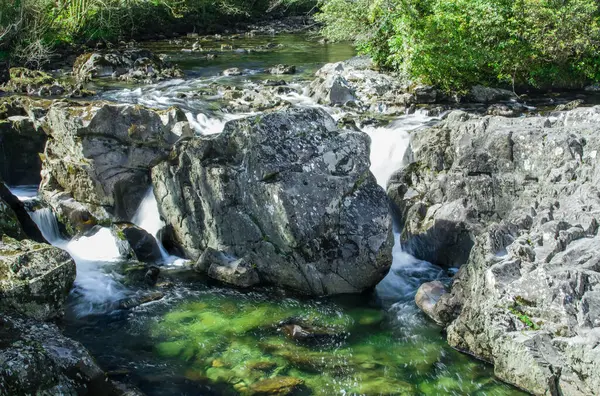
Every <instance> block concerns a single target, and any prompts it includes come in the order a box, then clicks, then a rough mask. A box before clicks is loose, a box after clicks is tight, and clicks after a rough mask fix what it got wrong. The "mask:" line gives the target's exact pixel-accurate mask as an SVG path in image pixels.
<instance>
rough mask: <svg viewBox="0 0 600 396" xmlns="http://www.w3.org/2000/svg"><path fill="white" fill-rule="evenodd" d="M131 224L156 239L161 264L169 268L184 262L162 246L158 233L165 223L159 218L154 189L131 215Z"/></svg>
mask: <svg viewBox="0 0 600 396" xmlns="http://www.w3.org/2000/svg"><path fill="white" fill-rule="evenodd" d="M131 222H132V223H133V224H135V225H136V226H138V227H140V228H141V229H143V230H145V231H146V232H147V233H148V234H150V235H152V236H153V237H154V239H156V243H157V244H158V247H159V249H160V254H161V257H162V261H163V264H165V265H171V266H181V265H183V263H184V262H185V260H183V259H182V258H181V257H177V256H172V255H170V254H169V253H168V252H167V250H166V249H165V247H164V246H163V244H162V242H161V238H160V231H161V230H162V229H163V228H164V226H165V223H164V222H163V221H162V220H161V218H160V213H159V211H158V203H157V202H156V197H155V196H154V189H153V188H152V187H150V188H149V189H148V191H147V192H146V195H145V196H144V199H142V202H141V203H140V206H139V207H138V209H137V211H136V212H135V214H134V215H133V219H131Z"/></svg>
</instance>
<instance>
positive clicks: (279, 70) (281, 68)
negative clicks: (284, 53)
mask: <svg viewBox="0 0 600 396" xmlns="http://www.w3.org/2000/svg"><path fill="white" fill-rule="evenodd" d="M268 71H269V74H275V75H280V74H294V73H296V66H293V65H277V66H274V67H272V68H270V69H269V70H268Z"/></svg>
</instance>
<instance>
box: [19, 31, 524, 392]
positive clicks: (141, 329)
mask: <svg viewBox="0 0 600 396" xmlns="http://www.w3.org/2000/svg"><path fill="white" fill-rule="evenodd" d="M223 44H227V45H233V46H234V48H242V49H244V48H254V47H257V46H264V45H270V46H271V47H273V48H277V49H276V50H273V51H269V52H256V53H247V52H242V51H237V52H236V51H231V52H230V53H225V54H223V55H220V56H218V57H217V58H215V59H206V56H205V55H204V54H202V53H192V52H188V51H186V48H189V46H190V43H189V42H171V43H169V42H160V43H150V44H147V46H148V48H150V49H152V50H153V51H155V52H157V53H164V54H166V55H167V56H168V57H169V59H170V60H172V61H173V62H175V63H178V64H179V65H180V66H181V67H182V69H184V71H185V73H186V78H185V79H179V80H170V81H166V82H161V83H158V84H154V85H145V86H123V85H120V84H116V83H114V82H112V81H110V80H107V81H103V82H101V83H97V84H96V85H95V86H94V88H95V89H97V90H98V91H99V92H100V93H99V97H100V98H101V99H106V100H110V101H115V102H125V103H139V104H142V105H146V106H149V107H154V108H168V107H170V106H172V105H177V106H179V107H181V108H182V109H183V110H184V111H185V112H186V116H187V118H188V120H189V121H190V123H191V124H192V126H193V127H194V129H195V131H196V133H197V134H203V135H207V134H214V133H219V132H220V131H221V130H222V128H223V126H224V125H225V123H226V122H227V121H229V120H232V119H235V118H239V117H244V116H247V115H248V114H252V113H251V112H237V113H236V112H231V111H224V110H222V109H223V103H224V99H223V95H222V87H225V86H237V87H254V86H256V82H257V81H260V80H264V79H266V78H271V79H272V78H273V76H268V75H265V74H263V73H260V70H261V69H264V68H266V67H269V66H273V65H276V64H279V63H285V64H293V65H295V66H296V67H297V73H296V74H294V75H292V76H276V78H277V79H278V80H280V79H283V80H285V81H286V83H287V84H288V85H289V86H290V87H294V88H296V89H295V91H294V92H291V93H290V92H288V93H282V94H281V95H282V97H283V98H284V99H285V100H286V101H288V102H290V103H292V104H293V105H294V106H319V105H317V104H316V103H314V102H313V101H312V100H311V99H310V98H309V97H307V96H306V95H305V93H306V87H307V82H308V81H310V80H311V79H312V76H313V75H314V72H315V71H316V70H318V68H319V67H321V66H322V65H323V64H324V63H328V62H336V61H341V60H345V59H348V58H350V57H352V56H353V55H354V50H353V48H352V47H350V46H349V45H347V44H327V45H323V44H319V43H317V42H316V41H313V40H312V39H311V38H310V37H308V36H302V35H279V36H272V37H271V36H269V37H253V38H243V39H237V40H236V41H235V42H231V43H230V42H221V41H215V42H208V43H205V44H204V45H205V46H213V47H215V48H218V47H220V46H221V45H223ZM231 67H237V68H239V69H241V70H243V71H244V75H242V76H238V77H224V76H220V75H219V73H221V72H222V71H223V70H224V69H227V68H231ZM199 92H200V93H202V94H200V95H194V93H199ZM320 107H323V106H320ZM323 108H324V109H325V110H326V111H328V112H329V113H330V114H331V115H332V116H333V117H334V118H335V119H340V118H341V117H342V116H343V115H344V112H343V111H342V110H341V109H339V108H329V107H323ZM435 122H436V119H435V118H432V117H428V116H426V115H425V113H423V112H420V111H417V112H415V113H414V114H411V115H406V116H402V117H397V118H395V119H392V120H389V119H388V120H386V122H385V123H379V124H376V125H372V126H367V127H365V128H363V130H364V132H366V133H367V134H369V135H370V137H371V139H372V145H371V170H372V172H373V174H374V175H375V177H376V178H377V181H378V183H379V184H380V185H382V186H383V187H385V184H386V182H387V180H388V179H389V177H390V176H391V174H392V173H393V172H394V171H395V170H397V169H398V168H400V167H401V166H402V164H403V159H404V154H405V151H406V149H407V146H408V142H409V136H410V131H411V130H414V129H416V128H422V127H424V126H426V125H431V124H432V123H435ZM12 190H13V192H14V193H15V195H17V196H18V197H19V198H20V199H21V200H28V199H35V195H36V187H35V186H33V187H32V186H19V187H15V188H13V189H12ZM31 215H32V218H33V220H34V221H35V222H36V223H37V224H38V226H39V227H40V229H41V231H42V233H43V235H44V237H45V238H46V239H47V240H48V241H49V242H50V243H52V244H53V245H55V246H57V247H60V248H62V249H64V250H66V251H68V252H69V253H70V254H71V256H72V257H73V258H74V259H75V261H76V263H77V279H76V283H75V287H74V290H73V292H72V293H71V296H70V297H69V302H68V306H67V312H66V317H65V320H64V322H63V323H62V326H63V329H64V331H65V334H66V335H67V336H69V337H72V338H74V339H76V340H78V341H80V342H81V343H82V344H83V345H84V346H86V347H87V348H88V349H89V351H90V352H91V353H92V355H94V356H95V358H96V359H97V360H98V362H99V363H100V365H101V366H102V367H103V369H105V370H106V371H107V372H108V373H109V375H110V377H111V378H112V379H115V380H118V381H123V382H127V383H131V384H133V385H135V386H137V387H138V388H139V389H141V390H142V391H143V392H145V393H146V394H147V395H149V396H166V395H237V394H276V393H268V392H273V391H274V390H277V389H282V388H285V386H286V385H290V384H293V385H298V384H300V383H301V385H299V386H297V389H298V390H297V392H296V393H294V394H300V395H415V394H419V395H442V394H443V395H446V394H452V395H520V394H523V393H522V392H520V391H518V390H517V389H515V388H513V387H511V386H509V385H507V384H504V383H502V382H500V381H498V380H496V379H495V378H494V376H493V368H492V367H491V366H489V365H487V364H485V363H483V362H481V361H478V360H475V359H473V358H471V357H470V356H467V355H464V354H461V353H459V352H457V351H455V350H453V349H452V348H450V347H448V345H447V344H446V342H445V339H444V337H443V334H442V329H441V328H440V327H439V326H436V325H435V324H433V323H432V322H431V321H429V320H428V319H426V318H425V316H424V315H423V314H422V313H421V312H420V311H419V310H418V309H417V307H416V305H415V303H414V295H415V293H416V290H417V288H418V287H419V286H420V285H421V284H422V283H423V282H427V281H430V280H434V279H439V280H442V281H444V282H449V280H450V276H451V275H452V273H453V271H449V270H446V269H442V268H439V267H436V266H434V265H432V264H430V263H427V262H424V261H421V260H418V259H416V258H414V257H412V256H410V255H409V254H407V253H405V252H403V251H402V248H401V246H400V243H399V230H396V234H395V241H396V244H395V246H394V251H393V264H392V268H391V270H390V272H389V274H388V275H387V277H386V278H385V279H384V280H383V281H382V282H381V283H380V284H379V285H378V286H377V288H376V289H375V290H374V291H373V292H372V293H370V294H365V295H360V296H338V297H334V298H322V299H307V298H304V297H301V296H297V295H294V294H293V293H290V292H285V291H282V290H280V289H277V288H261V289H255V290H253V291H242V290H238V289H233V288H229V287H225V286H223V285H221V284H219V283H217V282H215V281H212V280H210V279H208V278H206V277H205V276H204V275H201V274H196V273H192V272H191V271H189V270H187V269H185V268H184V263H185V260H182V259H180V258H178V257H176V256H173V255H171V254H170V253H168V252H167V251H166V249H164V248H163V247H162V246H161V252H162V259H161V261H160V262H158V263H156V265H157V266H158V267H159V268H160V270H161V274H160V277H159V280H158V284H157V285H156V287H154V288H152V287H150V286H148V285H147V284H146V283H145V282H144V276H145V275H144V274H145V273H146V271H147V266H143V265H139V264H137V263H129V262H127V261H125V260H124V259H123V256H122V249H121V247H120V243H122V241H120V240H119V239H118V238H117V237H116V236H115V235H114V234H113V233H111V231H110V230H109V229H108V228H99V229H98V230H97V232H96V233H95V234H93V235H88V236H85V237H81V238H79V239H74V240H67V239H64V238H63V237H62V236H61V233H60V231H59V227H58V223H57V221H56V218H55V217H54V214H53V213H52V212H51V211H50V210H49V209H47V208H41V209H37V210H36V211H35V212H33V213H32V214H31ZM131 221H132V222H133V223H135V224H136V225H138V226H139V227H141V228H143V229H145V230H146V231H148V232H149V233H150V234H151V235H153V236H154V237H155V238H158V239H160V230H161V228H162V226H163V223H162V221H161V219H160V216H159V213H158V208H157V204H156V201H155V199H154V194H153V191H152V190H149V191H148V193H147V195H146V198H145V199H144V200H143V202H142V203H141V205H140V208H139V209H138V212H137V213H136V215H135V216H134V218H132V219H131ZM155 289H158V290H160V292H161V293H162V294H163V295H164V296H163V297H162V298H160V299H158V300H156V301H151V302H147V303H145V304H141V305H137V306H134V307H133V308H129V309H127V306H124V305H123V301H127V300H131V299H132V298H136V297H140V296H142V298H143V296H145V295H147V294H148V293H152V291H153V290H155ZM292 322H293V323H298V322H300V323H310V325H311V326H313V327H314V328H315V329H317V330H319V329H326V331H321V332H320V333H319V331H317V333H319V336H318V337H309V338H306V339H302V338H297V337H295V333H294V330H293V325H292V324H291V323H292ZM268 379H273V380H271V381H268ZM286 381H287V382H286ZM261 392H263V393H261Z"/></svg>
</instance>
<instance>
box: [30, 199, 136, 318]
mask: <svg viewBox="0 0 600 396" xmlns="http://www.w3.org/2000/svg"><path fill="white" fill-rule="evenodd" d="M30 216H31V219H32V220H33V221H34V222H35V223H36V224H37V226H38V228H39V229H40V231H41V232H42V235H43V236H44V238H46V240H47V241H48V242H49V243H50V244H52V245H53V246H56V247H58V248H60V249H63V250H66V251H67V252H68V253H69V254H70V255H71V257H72V258H73V260H74V261H75V263H76V265H77V277H76V279H75V288H74V289H73V295H74V296H75V298H74V301H73V309H74V312H75V315H77V316H79V317H81V316H85V315H89V314H92V313H102V312H107V311H109V310H111V309H113V308H114V306H115V305H116V304H117V302H118V301H120V300H122V299H123V298H125V297H126V296H127V289H126V288H125V287H124V286H123V285H122V284H121V283H120V282H119V281H118V279H117V278H118V276H117V275H115V274H113V273H112V271H111V263H112V264H114V263H115V262H117V261H119V260H120V259H121V258H122V256H121V252H120V250H119V242H118V241H117V239H116V238H115V236H114V235H113V233H112V232H111V230H110V228H105V227H102V228H99V229H98V230H97V231H96V233H95V234H93V235H90V236H82V237H79V238H75V239H72V240H68V239H65V238H64V237H63V236H62V235H61V233H60V228H59V226H58V221H57V220H56V216H55V215H54V213H52V210H50V208H41V209H38V210H36V211H34V212H31V213H30Z"/></svg>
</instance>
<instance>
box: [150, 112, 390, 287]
mask: <svg viewBox="0 0 600 396" xmlns="http://www.w3.org/2000/svg"><path fill="white" fill-rule="evenodd" d="M369 144H370V141H369V138H368V136H367V135H366V134H364V133H362V132H352V131H344V130H339V129H338V128H337V127H336V125H335V122H334V120H333V119H332V118H331V117H330V116H329V115H327V114H326V113H325V112H323V111H321V110H317V109H303V110H302V109H292V110H287V111H280V112H275V113H270V114H267V115H263V116H256V117H251V118H247V119H243V120H237V121H232V122H229V123H228V124H227V125H226V127H225V130H224V131H223V132H222V133H221V134H219V135H216V136H212V137H206V138H197V139H193V140H189V141H187V142H184V143H182V144H181V145H178V146H177V148H176V149H175V152H174V154H173V155H172V156H171V157H170V160H169V161H167V162H164V163H161V164H160V165H158V166H157V167H155V168H153V170H152V180H153V185H154V191H155V194H156V197H157V201H158V203H159V209H160V212H161V214H162V217H163V218H164V219H165V221H166V222H167V224H168V225H169V228H170V229H171V231H172V233H173V235H174V236H175V239H176V241H177V242H178V243H179V244H180V245H181V246H182V247H183V249H184V251H185V253H186V255H187V256H188V257H189V258H192V259H193V260H198V259H199V258H200V257H201V255H202V254H203V252H205V251H206V250H207V249H213V250H214V251H216V252H219V253H221V254H222V255H223V256H222V257H227V259H226V260H221V259H219V260H213V259H211V260H204V259H206V257H204V258H203V259H201V260H200V262H199V264H198V268H200V270H202V271H208V273H209V274H212V275H213V276H215V277H217V278H218V279H220V280H223V281H226V282H229V283H234V284H235V283H236V282H238V281H237V280H236V279H235V278H236V277H237V278H240V277H242V273H243V277H246V279H244V281H243V283H252V284H254V283H255V281H256V279H257V278H256V277H255V276H254V273H256V274H257V275H258V279H259V280H260V283H262V284H273V285H277V286H281V287H287V288H291V289H295V290H299V291H301V292H304V293H308V294H313V295H326V294H338V293H357V292H361V291H364V290H366V289H368V288H371V287H373V286H375V285H376V284H377V283H378V282H379V281H380V280H381V279H382V278H383V277H384V276H385V274H386V273H387V271H388V269H389V267H390V265H391V248H392V244H393V241H392V232H391V217H390V215H389V211H388V202H387V197H386V196H385V192H384V191H383V190H382V189H381V188H380V187H379V186H378V185H377V183H376V181H375V178H374V177H373V175H372V174H371V172H370V170H369ZM213 258H214V257H213ZM240 259H243V260H242V261H238V260H240ZM203 260H204V261H203ZM215 261H216V262H215ZM206 263H211V264H210V265H207V264H206ZM213 267H214V268H213ZM211 268H212V270H211ZM238 283H239V282H238Z"/></svg>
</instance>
